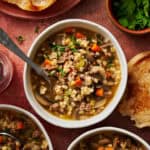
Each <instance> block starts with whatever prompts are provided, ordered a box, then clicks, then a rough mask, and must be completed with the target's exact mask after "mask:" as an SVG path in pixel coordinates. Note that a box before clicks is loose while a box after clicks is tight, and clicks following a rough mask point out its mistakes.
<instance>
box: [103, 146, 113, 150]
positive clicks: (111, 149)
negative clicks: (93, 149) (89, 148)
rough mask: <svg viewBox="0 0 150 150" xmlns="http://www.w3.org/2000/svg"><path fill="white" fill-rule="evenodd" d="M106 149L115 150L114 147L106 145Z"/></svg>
mask: <svg viewBox="0 0 150 150" xmlns="http://www.w3.org/2000/svg"><path fill="white" fill-rule="evenodd" d="M105 150H114V148H113V147H106V148H105Z"/></svg>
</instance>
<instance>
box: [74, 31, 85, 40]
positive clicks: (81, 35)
mask: <svg viewBox="0 0 150 150" xmlns="http://www.w3.org/2000/svg"><path fill="white" fill-rule="evenodd" d="M75 37H76V38H77V39H83V38H85V35H84V34H82V33H80V32H77V33H76V34H75Z"/></svg>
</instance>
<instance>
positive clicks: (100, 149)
mask: <svg viewBox="0 0 150 150" xmlns="http://www.w3.org/2000/svg"><path fill="white" fill-rule="evenodd" d="M97 150H105V148H104V147H103V146H100V147H98V149H97Z"/></svg>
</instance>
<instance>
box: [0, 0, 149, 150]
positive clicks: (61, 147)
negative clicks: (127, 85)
mask: <svg viewBox="0 0 150 150" xmlns="http://www.w3.org/2000/svg"><path fill="white" fill-rule="evenodd" d="M68 18H82V19H87V20H91V21H94V22H96V23H98V24H101V25H103V26H104V27H106V28H108V29H109V30H110V31H111V32H112V33H113V34H114V35H115V37H116V38H117V40H118V41H119V43H120V45H121V47H122V48H123V50H124V52H125V55H126V57H127V60H129V59H130V58H131V57H132V56H134V55H135V54H137V53H139V52H141V51H143V50H150V34H148V35H143V36H133V35H129V34H126V33H124V32H122V31H120V30H119V29H117V28H116V27H115V26H114V25H113V24H112V23H111V21H110V20H109V18H108V16H107V13H106V6H105V0H83V1H82V2H81V3H80V4H79V5H78V6H76V7H74V8H73V9H72V10H70V11H69V12H67V13H65V14H63V15H61V16H59V17H55V18H51V19H48V20H44V21H31V20H30V21H29V20H21V19H17V18H13V17H10V16H7V15H4V14H2V13H0V27H1V28H3V29H4V30H5V31H6V32H7V33H8V34H9V35H10V37H11V38H12V39H14V41H15V42H16V43H17V44H18V42H17V40H16V37H17V36H19V35H22V36H23V37H24V38H25V41H24V42H23V44H21V45H20V44H18V46H19V47H20V48H21V49H22V50H23V51H24V52H25V53H27V52H28V49H29V47H30V46H31V44H32V42H33V40H34V39H35V38H36V37H37V36H38V34H37V33H35V32H34V30H35V28H36V27H37V26H38V27H40V28H39V29H40V32H41V31H43V29H45V28H46V27H48V26H49V25H51V24H53V23H55V22H57V21H60V20H63V19H68ZM0 51H3V52H4V53H6V54H7V55H8V56H9V57H10V59H11V60H12V62H13V66H14V76H13V80H12V82H11V85H10V86H9V87H8V89H7V90H6V91H4V92H3V93H2V94H1V95H0V104H2V103H5V104H12V105H16V106H20V107H23V108H25V109H26V110H29V111H30V112H32V113H33V114H35V115H36V113H35V112H34V110H33V109H32V108H31V106H30V105H29V103H28V101H27V99H26V97H25V93H24V89H23V79H22V76H23V74H22V73H23V66H24V62H22V61H21V60H20V59H19V58H18V57H17V56H15V55H14V54H12V53H11V52H9V51H8V50H7V49H6V48H4V47H3V46H2V45H0ZM36 116H37V115H36ZM37 117H38V118H39V119H40V121H41V122H42V123H43V125H44V127H45V128H46V130H47V132H48V134H49V136H50V138H51V140H52V143H53V147H54V149H55V150H66V149H67V146H68V145H69V143H70V142H71V141H72V140H73V139H74V138H75V137H77V136H78V135H80V134H81V133H83V132H84V131H87V130H89V129H93V128H96V127H101V126H116V127H121V128H124V129H128V130H130V131H133V132H134V133H136V134H137V135H140V136H141V137H143V138H144V139H145V140H147V142H149V143H150V128H144V129H137V128H136V127H134V123H133V122H131V121H130V120H129V118H127V117H122V116H121V115H120V114H119V113H118V111H117V110H116V111H115V112H113V114H112V115H111V116H110V117H108V118H107V119H106V120H105V121H103V122H102V123H98V124H96V125H94V126H91V127H88V128H83V129H63V128H59V127H56V126H53V125H51V124H49V123H47V122H45V121H44V120H42V119H41V118H40V117H39V116H37Z"/></svg>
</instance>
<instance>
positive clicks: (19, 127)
mask: <svg viewBox="0 0 150 150" xmlns="http://www.w3.org/2000/svg"><path fill="white" fill-rule="evenodd" d="M16 128H17V129H18V130H21V129H23V128H24V124H23V122H22V121H18V122H17V125H16Z"/></svg>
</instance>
